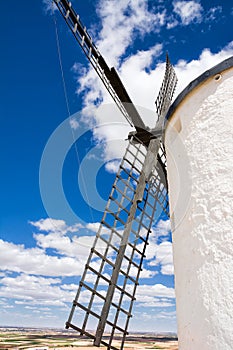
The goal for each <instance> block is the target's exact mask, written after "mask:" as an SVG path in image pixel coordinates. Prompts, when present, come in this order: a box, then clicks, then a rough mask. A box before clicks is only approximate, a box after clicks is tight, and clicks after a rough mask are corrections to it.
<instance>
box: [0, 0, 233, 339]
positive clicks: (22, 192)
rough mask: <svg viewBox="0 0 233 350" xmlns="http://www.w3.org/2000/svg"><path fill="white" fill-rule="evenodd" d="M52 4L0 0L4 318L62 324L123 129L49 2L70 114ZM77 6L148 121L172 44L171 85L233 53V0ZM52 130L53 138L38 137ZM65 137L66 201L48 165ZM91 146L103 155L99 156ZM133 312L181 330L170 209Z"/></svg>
mask: <svg viewBox="0 0 233 350" xmlns="http://www.w3.org/2000/svg"><path fill="white" fill-rule="evenodd" d="M48 5H49V1H42V0H41V1H40V0H37V1H25V2H19V1H16V0H13V1H11V5H10V7H9V3H8V2H2V4H1V15H0V16H1V21H0V26H1V31H0V33H1V35H0V39H1V55H0V61H1V65H0V69H1V82H0V89H1V93H0V113H1V137H0V143H1V216H0V269H1V270H0V307H1V316H0V325H2V326H3V325H9V326H54V327H63V325H64V323H65V321H66V320H67V316H68V313H69V308H70V303H71V301H72V299H73V298H74V295H75V292H76V287H77V283H78V280H79V278H80V274H81V273H82V269H83V266H84V264H85V261H86V257H87V254H88V251H89V247H90V242H91V240H92V238H90V236H93V235H94V234H95V231H96V229H97V226H98V225H97V222H98V221H99V220H100V218H101V216H102V211H103V210H104V203H105V201H106V199H107V196H108V193H109V191H110V188H111V183H112V181H113V179H114V171H115V169H116V167H117V162H116V159H118V158H119V157H120V156H121V155H122V152H123V149H124V147H125V143H124V142H123V141H122V139H124V138H125V137H126V136H127V133H128V131H129V127H128V126H127V123H125V121H124V120H123V119H122V117H121V116H119V115H118V113H117V112H116V111H115V109H114V107H113V105H111V104H109V103H111V99H110V98H109V96H108V94H107V93H106V92H105V90H104V89H103V88H102V86H101V84H100V82H99V81H98V78H97V77H96V75H95V72H93V70H92V69H91V68H90V67H89V64H88V62H87V60H86V58H85V57H84V55H83V54H82V52H81V50H80V48H79V46H78V44H77V43H76V42H75V40H74V39H73V37H72V35H71V34H70V33H69V30H68V28H67V27H66V25H65V23H64V20H63V19H62V18H61V16H60V14H59V13H57V11H55V17H56V22H57V30H58V34H59V41H60V49H61V55H62V66H63V72H64V77H65V83H66V89H67V96H68V105H69V110H70V114H71V117H69V113H68V111H67V106H66V101H65V96H64V89H63V82H62V77H61V69H60V65H59V59H58V51H57V43H56V35H55V24H54V19H53V16H52V15H51V11H49V10H48ZM73 6H74V8H75V9H76V11H77V12H78V13H79V14H80V17H81V19H82V22H83V23H85V25H86V26H87V28H88V30H89V32H90V33H91V35H92V36H93V38H94V41H95V42H96V44H97V46H98V47H99V49H100V51H101V53H102V54H103V56H104V57H105V58H106V61H107V63H108V64H109V66H112V65H114V66H115V67H116V68H117V70H118V72H119V74H120V76H121V78H122V80H123V82H124V84H125V86H126V88H127V90H128V92H129V94H130V96H131V97H132V99H133V101H134V102H135V104H137V105H139V106H140V107H139V109H140V110H141V111H142V114H143V115H144V117H145V120H146V121H147V122H148V123H151V122H153V120H152V119H153V116H154V114H153V111H154V100H155V97H156V94H157V92H158V89H159V86H160V84H161V81H162V78H163V72H164V60H165V53H166V52H167V51H168V52H169V55H170V59H171V61H172V63H173V64H174V66H175V69H176V73H177V76H178V79H179V84H178V87H177V93H178V92H180V91H181V90H182V89H183V88H184V87H185V86H186V85H187V84H188V83H189V82H190V81H191V80H192V79H194V78H195V77H197V76H198V75H200V74H201V73H202V72H203V71H205V70H206V69H208V68H210V67H212V66H213V65H215V64H217V63H219V62H220V61H222V60H223V59H225V58H227V57H229V56H232V55H233V38H232V17H233V5H232V4H231V1H228V0H225V1H217V0H213V1H211V2H209V1H203V0H202V1H197V0H193V1H162V0H161V1H154V0H137V1H133V0H131V1H130V0H98V1H97V0H96V1H91V0H89V1H85V2H79V1H76V0H73ZM97 101H98V108H97ZM67 118H68V119H67ZM64 121H65V122H64ZM61 123H63V124H62V125H61V126H60V129H57V128H58V127H59V125H60V124H61ZM55 130H57V131H56V132H55V134H53V135H54V139H55V141H56V142H57V143H56V148H50V146H51V144H48V146H47V148H45V146H46V144H47V142H48V140H50V141H51V135H52V133H53V132H54V131H55ZM59 130H62V134H61V136H59ZM63 132H66V134H65V135H66V136H65V139H66V141H67V144H68V146H67V145H66V146H65V145H64V144H63V141H64V139H63ZM59 137H60V138H59ZM67 138H68V139H67ZM74 138H78V140H77V142H76V143H75V142H74ZM63 146H64V147H68V148H69V147H70V150H69V149H67V154H66V156H65V159H64V166H63V168H62V169H61V170H62V175H61V182H62V188H63V191H64V194H65V198H66V203H65V204H64V203H63V202H60V200H61V197H59V195H60V194H59V193H58V192H56V191H57V187H56V185H55V184H56V179H57V178H58V177H59V176H58V175H57V174H56V171H55V170H54V168H53V167H52V166H51V164H53V161H54V160H56V159H58V158H59V156H60V154H61V152H62V150H63ZM44 150H45V152H47V153H44V155H45V156H47V157H48V158H46V159H47V163H46V161H45V158H42V154H43V152H44ZM96 155H100V158H101V161H100V162H95V161H94V159H96V158H97V157H96ZM41 159H42V162H41ZM91 159H92V160H93V162H91V161H90V160H91ZM85 160H89V161H88V162H85ZM80 162H81V166H80ZM43 166H44V168H43ZM40 167H41V168H40ZM40 169H41V171H40ZM80 169H82V171H81V170H80ZM39 174H40V175H41V183H39ZM80 174H81V175H80ZM46 186H47V187H46ZM44 189H46V195H45V194H44V192H43V190H44ZM96 189H97V192H96V193H95V192H94V191H95V190H96ZM41 191H42V195H41ZM98 193H99V194H100V196H101V197H100V196H99V194H98ZM82 195H83V196H84V198H83V197H82ZM46 196H47V197H46ZM88 203H91V208H90V206H89V205H88ZM64 205H67V207H65V206H64ZM67 208H68V209H67ZM49 217H50V219H49ZM148 286H149V287H148ZM134 314H135V317H134V318H133V320H132V322H131V326H130V328H131V329H132V330H138V331H140V330H143V331H144V330H145V331H155V332H156V331H175V330H176V317H175V298H174V279H173V267H172V246H171V237H170V230H169V222H168V221H167V220H166V219H165V218H163V219H161V220H160V221H159V224H158V225H157V227H154V228H153V233H152V235H151V242H150V245H149V247H148V252H147V260H146V261H145V267H144V271H143V272H142V279H141V281H140V286H139V289H138V296H137V303H136V304H135V308H134ZM142 320H143V322H142Z"/></svg>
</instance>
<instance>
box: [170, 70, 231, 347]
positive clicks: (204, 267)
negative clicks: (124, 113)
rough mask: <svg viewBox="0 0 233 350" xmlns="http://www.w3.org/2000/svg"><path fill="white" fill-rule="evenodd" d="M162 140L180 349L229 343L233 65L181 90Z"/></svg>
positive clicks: (228, 345)
mask: <svg viewBox="0 0 233 350" xmlns="http://www.w3.org/2000/svg"><path fill="white" fill-rule="evenodd" d="M165 146H166V151H167V162H168V184H169V197H170V207H171V221H172V231H173V255H174V268H175V289H176V303H177V320H178V321H177V322H178V338H179V350H220V349H224V350H232V349H233V256H232V255H233V68H231V69H228V70H226V71H224V72H222V73H221V77H220V79H218V77H217V76H214V77H210V78H209V79H208V80H207V81H206V82H204V83H202V84H200V85H199V86H198V87H197V88H195V89H194V90H193V91H192V92H191V93H190V94H188V95H187V96H186V98H185V99H184V100H183V101H182V102H181V103H180V105H179V106H178V108H177V109H176V111H175V112H174V114H173V115H172V116H171V118H170V121H169V124H168V126H167V129H166V134H165Z"/></svg>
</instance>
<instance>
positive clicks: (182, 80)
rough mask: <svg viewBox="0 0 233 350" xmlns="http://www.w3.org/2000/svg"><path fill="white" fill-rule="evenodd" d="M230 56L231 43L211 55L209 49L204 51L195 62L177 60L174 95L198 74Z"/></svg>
mask: <svg viewBox="0 0 233 350" xmlns="http://www.w3.org/2000/svg"><path fill="white" fill-rule="evenodd" d="M232 55H233V41H231V42H230V43H229V44H227V45H226V46H225V47H224V48H223V49H222V50H220V51H219V52H217V53H212V52H211V51H210V49H204V50H203V51H202V53H201V54H200V56H199V58H198V59H196V60H192V61H190V62H187V61H185V60H179V61H178V62H177V64H176V65H175V70H176V74H177V76H178V85H177V89H176V94H175V95H176V96H177V95H178V93H180V92H181V91H182V90H183V89H184V88H185V87H186V86H187V85H188V84H189V83H190V82H191V81H192V80H194V79H195V78H197V77H198V76H199V75H200V74H202V73H204V72H205V71H206V70H208V69H210V68H212V67H213V66H215V65H216V64H218V63H220V62H222V61H223V60H224V59H226V58H228V57H230V56H232Z"/></svg>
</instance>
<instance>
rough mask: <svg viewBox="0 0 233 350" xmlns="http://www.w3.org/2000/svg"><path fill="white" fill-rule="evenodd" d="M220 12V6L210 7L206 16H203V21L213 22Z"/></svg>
mask: <svg viewBox="0 0 233 350" xmlns="http://www.w3.org/2000/svg"><path fill="white" fill-rule="evenodd" d="M221 12H222V6H216V7H211V8H210V9H209V10H208V12H207V14H206V16H205V21H206V22H208V21H214V20H215V19H216V18H217V17H218V16H219V15H220V13H221Z"/></svg>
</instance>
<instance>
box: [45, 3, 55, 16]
mask: <svg viewBox="0 0 233 350" xmlns="http://www.w3.org/2000/svg"><path fill="white" fill-rule="evenodd" d="M43 4H44V9H45V12H46V13H49V14H53V13H54V12H55V11H57V6H56V5H55V4H54V1H52V0H43Z"/></svg>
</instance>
